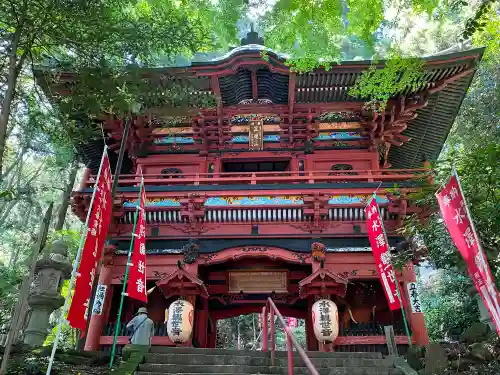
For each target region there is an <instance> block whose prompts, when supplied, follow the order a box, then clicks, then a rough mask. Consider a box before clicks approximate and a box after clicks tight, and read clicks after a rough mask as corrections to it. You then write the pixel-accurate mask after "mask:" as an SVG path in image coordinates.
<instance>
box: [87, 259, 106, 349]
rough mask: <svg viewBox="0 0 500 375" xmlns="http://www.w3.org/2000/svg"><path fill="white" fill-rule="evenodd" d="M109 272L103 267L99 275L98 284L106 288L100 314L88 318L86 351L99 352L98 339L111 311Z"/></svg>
mask: <svg viewBox="0 0 500 375" xmlns="http://www.w3.org/2000/svg"><path fill="white" fill-rule="evenodd" d="M111 270H112V269H111V267H109V266H104V265H103V267H102V269H101V274H100V275H99V284H101V285H106V286H107V288H106V295H105V297H104V303H103V307H102V314H101V315H92V316H91V318H90V324H89V330H88V334H87V339H86V340H85V348H84V350H86V351H97V350H99V339H100V338H101V335H102V332H103V330H104V325H105V324H106V323H107V322H108V318H109V311H110V310H111V297H112V295H113V293H112V292H113V290H112V286H111Z"/></svg>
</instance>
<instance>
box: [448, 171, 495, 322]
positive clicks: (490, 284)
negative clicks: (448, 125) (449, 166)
mask: <svg viewBox="0 0 500 375" xmlns="http://www.w3.org/2000/svg"><path fill="white" fill-rule="evenodd" d="M452 173H453V175H455V178H456V179H457V183H458V187H459V188H460V191H461V194H462V199H463V202H464V206H465V212H466V213H467V216H468V217H469V221H470V226H471V229H472V232H473V233H474V236H475V237H476V241H477V248H478V250H479V256H480V257H481V263H482V266H483V268H484V270H485V272H484V273H485V274H486V277H487V280H486V281H487V283H488V291H489V293H490V294H491V298H492V299H493V303H494V308H495V309H496V316H497V317H500V306H499V304H498V296H497V293H496V292H495V287H494V283H493V281H492V280H491V277H490V272H489V270H488V269H489V267H488V265H487V260H486V259H485V257H486V255H485V253H484V249H483V246H482V245H481V240H480V239H479V236H478V234H477V231H476V226H475V225H474V220H473V219H472V215H471V214H470V211H469V205H468V204H467V200H466V199H465V194H464V189H463V188H462V184H461V183H460V178H459V177H458V173H457V170H456V169H455V168H454V167H453V171H452ZM478 292H479V291H478Z"/></svg>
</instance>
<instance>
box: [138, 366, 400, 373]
mask: <svg viewBox="0 0 500 375" xmlns="http://www.w3.org/2000/svg"><path fill="white" fill-rule="evenodd" d="M318 372H319V373H320V374H321V375H401V372H400V371H399V370H397V369H394V368H374V367H358V366H355V367H353V366H350V367H329V368H321V369H318ZM287 373H288V371H287V368H286V367H274V368H270V367H269V366H237V365H225V366H202V367H200V366H199V365H175V364H170V365H165V364H152V363H146V364H142V365H140V366H139V371H138V375H153V374H154V375H160V374H162V375H166V374H169V375H173V374H242V375H243V374H245V375H246V374H279V375H286V374H287ZM293 373H294V375H309V370H308V369H307V367H294V369H293Z"/></svg>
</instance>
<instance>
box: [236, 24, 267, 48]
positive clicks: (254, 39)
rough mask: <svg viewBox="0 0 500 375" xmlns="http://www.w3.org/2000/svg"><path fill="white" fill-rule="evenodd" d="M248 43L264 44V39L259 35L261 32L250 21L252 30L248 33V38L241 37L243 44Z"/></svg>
mask: <svg viewBox="0 0 500 375" xmlns="http://www.w3.org/2000/svg"><path fill="white" fill-rule="evenodd" d="M248 44H260V45H261V46H263V45H264V39H263V38H261V37H259V33H258V32H256V31H255V24H254V23H253V22H252V23H250V31H249V32H248V33H247V36H246V38H243V39H241V45H242V46H245V45H248Z"/></svg>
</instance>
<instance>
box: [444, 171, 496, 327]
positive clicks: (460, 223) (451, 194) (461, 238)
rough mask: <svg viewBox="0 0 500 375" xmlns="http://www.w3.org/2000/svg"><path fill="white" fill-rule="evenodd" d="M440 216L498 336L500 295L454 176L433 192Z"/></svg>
mask: <svg viewBox="0 0 500 375" xmlns="http://www.w3.org/2000/svg"><path fill="white" fill-rule="evenodd" d="M436 198H437V200H438V202H439V208H440V209H441V216H442V217H443V220H444V223H445V225H446V227H447V229H448V232H450V236H451V238H452V240H453V242H454V243H455V246H456V247H457V249H458V251H460V254H462V256H463V258H464V260H465V263H466V264H467V269H468V271H469V274H470V275H471V277H472V280H473V281H474V285H475V286H476V288H477V290H478V292H479V295H480V296H481V298H482V300H483V302H484V305H485V306H486V308H487V309H488V311H489V313H490V315H491V317H492V320H493V323H494V324H495V327H496V329H497V332H498V334H499V335H500V307H499V303H500V298H499V295H498V290H497V288H496V286H495V283H494V281H493V280H494V279H493V277H492V274H491V270H490V267H489V265H488V262H487V261H486V256H485V254H484V251H483V249H482V248H481V245H480V242H479V238H478V237H477V233H476V231H475V229H474V224H473V223H472V218H471V217H470V215H469V211H468V209H467V205H466V203H465V198H464V195H463V193H462V189H461V187H460V183H459V181H458V177H457V176H456V175H452V176H451V178H450V180H449V181H448V183H447V184H446V185H445V186H444V187H443V188H442V189H441V190H440V191H438V192H437V193H436Z"/></svg>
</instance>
